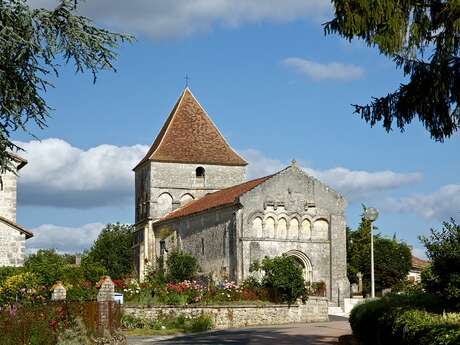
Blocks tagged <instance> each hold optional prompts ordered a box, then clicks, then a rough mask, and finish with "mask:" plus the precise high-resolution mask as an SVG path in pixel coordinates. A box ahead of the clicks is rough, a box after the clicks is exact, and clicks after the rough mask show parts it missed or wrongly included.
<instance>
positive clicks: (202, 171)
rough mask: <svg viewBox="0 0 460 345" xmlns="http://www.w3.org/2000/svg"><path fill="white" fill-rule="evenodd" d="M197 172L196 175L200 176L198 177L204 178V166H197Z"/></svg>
mask: <svg viewBox="0 0 460 345" xmlns="http://www.w3.org/2000/svg"><path fill="white" fill-rule="evenodd" d="M195 174H196V177H198V178H204V175H205V170H204V168H203V167H198V168H196V170H195Z"/></svg>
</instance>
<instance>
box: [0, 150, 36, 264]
mask: <svg viewBox="0 0 460 345" xmlns="http://www.w3.org/2000/svg"><path fill="white" fill-rule="evenodd" d="M10 157H11V161H12V163H13V165H14V169H15V170H14V171H6V170H5V171H1V172H0V266H22V264H23V262H24V255H25V242H26V240H27V239H29V238H31V237H32V236H33V234H32V233H31V232H30V231H28V230H26V229H24V228H23V227H22V226H20V225H18V224H17V223H16V190H17V178H18V175H17V173H18V172H19V170H21V169H22V168H23V167H24V166H25V165H26V164H27V161H26V160H24V159H23V158H21V157H19V156H16V155H13V154H10Z"/></svg>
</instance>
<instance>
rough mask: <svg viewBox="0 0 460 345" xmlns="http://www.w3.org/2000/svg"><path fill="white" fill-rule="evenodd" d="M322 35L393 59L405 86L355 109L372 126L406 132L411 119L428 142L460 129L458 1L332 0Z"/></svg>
mask: <svg viewBox="0 0 460 345" xmlns="http://www.w3.org/2000/svg"><path fill="white" fill-rule="evenodd" d="M332 3H333V4H334V6H335V17H334V18H333V19H332V20H331V21H329V22H327V23H326V24H325V26H324V30H325V33H326V34H334V33H335V34H338V35H340V36H342V37H344V38H346V39H347V40H350V41H351V40H352V39H354V38H358V39H362V40H364V42H365V43H366V44H367V45H368V46H376V47H377V48H378V49H379V51H380V52H381V53H382V54H384V55H385V56H387V57H388V58H390V59H393V60H394V62H395V64H396V66H397V67H398V68H402V70H403V72H404V75H405V76H406V77H407V79H408V81H407V82H404V83H402V84H401V85H400V86H399V88H398V89H397V90H395V91H394V92H392V93H389V94H388V95H386V96H383V97H377V98H374V99H373V100H372V101H371V102H370V103H369V104H367V105H353V106H354V109H355V113H357V114H359V115H360V116H361V118H362V119H364V120H365V121H366V122H367V123H369V124H370V125H371V126H374V125H376V124H377V123H382V125H383V127H384V128H385V130H386V131H390V130H392V128H393V127H394V126H396V127H397V128H399V129H400V130H401V131H404V130H405V128H406V126H407V125H408V124H410V123H411V122H412V121H413V120H414V119H415V118H418V119H419V121H420V122H421V123H422V125H423V126H424V127H425V128H426V129H427V130H428V131H429V133H430V135H431V137H432V139H434V140H436V141H443V140H444V139H446V138H449V137H450V136H452V135H453V134H454V133H456V131H458V129H459V127H460V109H459V97H460V58H459V44H460V2H459V1H458V0H404V1H401V0H332Z"/></svg>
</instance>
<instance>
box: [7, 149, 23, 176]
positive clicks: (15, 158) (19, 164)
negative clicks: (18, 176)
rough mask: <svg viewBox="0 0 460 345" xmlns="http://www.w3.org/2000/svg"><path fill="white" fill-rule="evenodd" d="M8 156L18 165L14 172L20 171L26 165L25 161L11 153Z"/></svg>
mask: <svg viewBox="0 0 460 345" xmlns="http://www.w3.org/2000/svg"><path fill="white" fill-rule="evenodd" d="M8 155H9V156H10V157H11V159H12V160H14V161H16V162H17V163H18V166H17V167H16V170H18V171H19V170H21V169H22V168H23V167H24V166H25V165H26V164H27V160H26V159H24V158H22V157H20V156H18V155H16V154H14V153H12V152H8Z"/></svg>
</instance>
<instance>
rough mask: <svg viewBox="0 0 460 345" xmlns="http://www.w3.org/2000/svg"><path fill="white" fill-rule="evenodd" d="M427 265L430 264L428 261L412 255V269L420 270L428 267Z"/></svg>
mask: <svg viewBox="0 0 460 345" xmlns="http://www.w3.org/2000/svg"><path fill="white" fill-rule="evenodd" d="M429 264H430V262H429V261H426V260H422V259H419V258H418V257H416V256H413V255H412V267H413V268H418V269H422V268H424V267H426V266H428V265H429Z"/></svg>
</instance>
